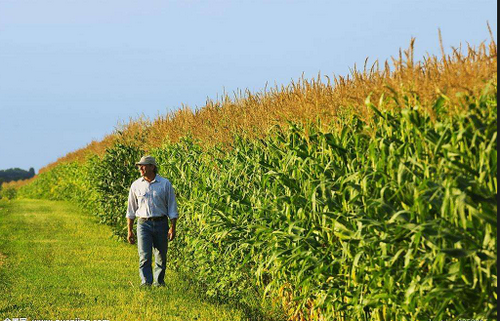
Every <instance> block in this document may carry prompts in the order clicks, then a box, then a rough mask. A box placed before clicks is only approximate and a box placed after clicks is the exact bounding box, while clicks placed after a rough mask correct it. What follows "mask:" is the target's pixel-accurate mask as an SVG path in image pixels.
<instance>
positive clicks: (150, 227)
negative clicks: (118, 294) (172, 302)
mask: <svg viewBox="0 0 500 321" xmlns="http://www.w3.org/2000/svg"><path fill="white" fill-rule="evenodd" d="M136 165H137V166H138V168H139V171H140V172H141V176H142V177H141V178H139V179H138V180H136V181H135V182H133V183H132V186H131V187H130V193H129V197H128V209H127V215H126V216H127V225H128V237H127V239H128V242H129V243H130V244H134V243H135V235H134V231H133V226H134V219H135V218H136V217H137V218H138V221H137V247H138V249H139V275H140V277H141V286H150V285H152V284H153V270H152V267H151V264H152V255H153V253H152V252H153V251H152V249H154V253H155V269H154V281H155V283H154V285H155V286H164V285H165V281H164V279H165V270H166V263H167V247H168V241H172V240H173V239H174V238H175V226H176V223H177V218H178V217H179V214H178V212H177V202H176V200H175V193H174V189H173V188H172V184H171V183H170V181H169V180H168V179H166V178H163V177H161V176H160V175H158V166H157V165H156V160H155V159H154V158H153V157H151V156H144V157H142V158H141V160H140V161H139V162H138V163H136ZM169 218H170V222H171V223H172V226H171V227H170V229H169V224H168V221H169V220H168V219H169Z"/></svg>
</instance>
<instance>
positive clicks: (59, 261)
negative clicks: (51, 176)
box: [0, 200, 246, 321]
mask: <svg viewBox="0 0 500 321" xmlns="http://www.w3.org/2000/svg"><path fill="white" fill-rule="evenodd" d="M110 235H111V232H110V230H109V228H108V227H106V226H103V225H98V224H97V223H96V222H94V221H93V218H92V217H90V216H88V215H85V214H83V213H81V212H80V211H79V210H77V209H76V208H75V207H74V206H73V205H71V204H69V203H64V202H54V201H40V200H15V201H11V202H6V201H0V320H4V319H6V318H11V319H12V318H17V317H26V318H28V320H32V319H53V320H55V319H76V318H80V319H91V320H92V319H106V320H127V321H131V320H152V321H154V320H182V321H185V320H245V319H246V317H245V316H244V313H243V312H242V311H240V310H237V309H235V308H233V307H231V306H230V305H228V304H218V303H214V302H206V301H205V300H204V299H203V298H202V297H200V296H199V295H197V294H196V292H195V290H194V289H192V288H191V287H190V286H189V285H188V284H187V283H186V282H185V281H183V280H182V279H180V278H179V277H178V275H177V274H176V273H175V272H172V271H168V272H167V275H166V280H165V281H166V287H165V288H149V289H144V288H140V287H139V286H138V285H139V276H138V269H137V265H138V256H137V247H136V246H132V245H128V244H124V243H121V242H117V241H115V240H113V239H110Z"/></svg>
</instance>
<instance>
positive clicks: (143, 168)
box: [137, 164, 155, 177]
mask: <svg viewBox="0 0 500 321" xmlns="http://www.w3.org/2000/svg"><path fill="white" fill-rule="evenodd" d="M137 167H138V168H139V172H141V176H142V177H144V176H152V174H153V173H154V168H155V166H154V165H149V164H148V165H138V166H137Z"/></svg>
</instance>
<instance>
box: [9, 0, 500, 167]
mask: <svg viewBox="0 0 500 321" xmlns="http://www.w3.org/2000/svg"><path fill="white" fill-rule="evenodd" d="M496 12H497V3H496V1H491V0H476V1H470V0H468V1H463V0H454V1H449V0H420V1H414V0H407V1H403V0H399V1H395V0H384V1H376V0H372V1H343V0H342V1H334V0H331V1H314V0H309V1H295V0H288V1H275V0H254V1H250V0H241V1H236V0H233V1H229V0H224V1H222V0H220V1H217V0H210V1H201V0H200V1H194V0H183V1H180V0H179V1H166V0H163V1H155V0H151V1H130V0H105V1H104V0H101V1H97V0H78V1H77V0H64V1H63V0H31V1H26V0H0V141H1V143H0V169H7V168H11V167H20V168H24V169H28V168H29V167H34V168H35V170H37V171H38V170H39V169H40V168H41V167H43V166H45V165H47V164H49V163H51V162H54V161H56V160H57V159H58V158H59V157H62V156H64V155H65V154H67V153H68V152H71V151H74V150H77V149H79V148H81V147H84V146H85V145H86V144H88V143H90V142H91V141H92V140H100V139H102V138H103V137H104V136H105V135H106V134H109V133H111V132H113V130H114V128H115V127H116V126H117V124H118V123H119V122H123V121H128V120H129V119H130V118H137V117H138V116H140V115H145V116H146V117H150V118H155V117H156V116H157V115H158V114H165V113H166V112H167V111H171V110H176V109H178V108H180V107H181V106H182V104H185V105H188V106H190V107H191V108H198V107H202V106H203V105H204V103H205V102H206V99H207V98H212V99H216V98H217V95H221V94H222V93H223V91H224V90H225V91H226V92H228V93H232V92H233V91H235V90H237V89H249V90H251V91H260V90H262V89H263V88H264V87H265V85H266V83H268V84H269V85H271V86H272V85H274V84H278V85H281V84H288V83H290V81H291V80H297V79H299V78H300V77H301V75H302V74H304V75H305V77H306V78H311V77H315V76H317V74H318V72H321V74H322V75H328V76H331V75H333V74H337V75H346V74H348V72H349V68H352V67H353V66H354V64H355V63H356V64H357V65H358V66H362V65H363V63H364V60H365V59H366V58H367V57H369V61H371V62H373V61H375V60H376V59H379V60H380V61H385V60H386V59H389V58H390V57H391V56H396V55H397V54H398V51H399V48H407V46H408V44H409V41H410V39H411V37H416V58H417V59H420V58H421V57H422V56H424V55H425V54H426V53H430V54H439V52H440V50H439V40H438V39H439V38H438V28H440V29H441V31H442V34H443V38H444V45H445V47H446V48H447V50H450V48H451V46H455V47H457V46H459V45H460V43H463V44H465V43H466V42H469V43H470V44H472V45H478V44H480V43H481V42H482V41H488V39H489V37H490V36H489V33H488V29H487V26H486V22H487V21H489V23H490V25H491V27H492V29H494V33H495V39H496V29H497V13H496Z"/></svg>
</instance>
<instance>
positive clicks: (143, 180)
mask: <svg viewBox="0 0 500 321" xmlns="http://www.w3.org/2000/svg"><path fill="white" fill-rule="evenodd" d="M159 178H160V176H159V175H158V174H156V176H155V178H154V179H153V180H152V181H151V182H148V181H147V180H146V179H145V178H144V177H141V181H142V182H146V183H149V184H153V183H158V181H159Z"/></svg>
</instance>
